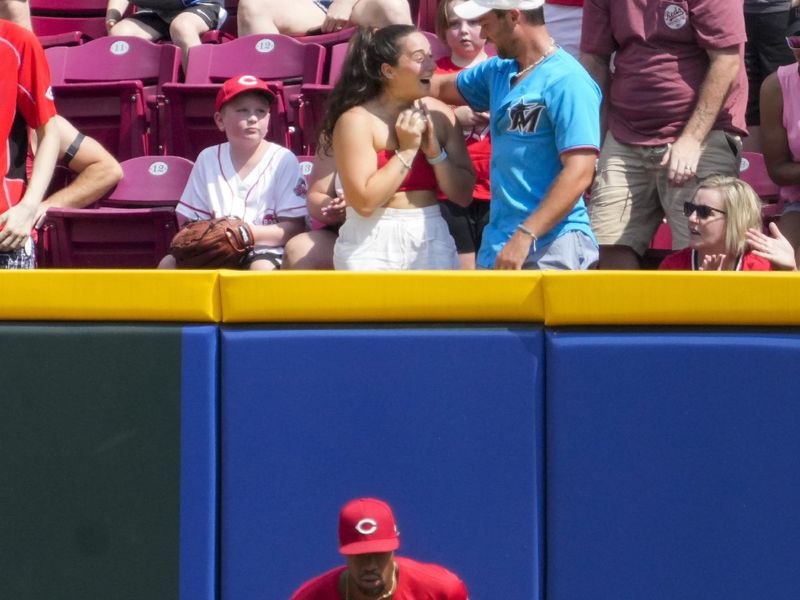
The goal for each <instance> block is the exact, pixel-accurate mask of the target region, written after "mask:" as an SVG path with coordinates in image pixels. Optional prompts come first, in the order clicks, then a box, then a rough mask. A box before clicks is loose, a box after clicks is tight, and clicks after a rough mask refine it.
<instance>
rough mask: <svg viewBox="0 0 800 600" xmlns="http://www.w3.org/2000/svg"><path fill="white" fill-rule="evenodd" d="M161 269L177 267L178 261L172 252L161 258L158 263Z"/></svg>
mask: <svg viewBox="0 0 800 600" xmlns="http://www.w3.org/2000/svg"><path fill="white" fill-rule="evenodd" d="M158 268H159V269H177V268H178V263H177V261H176V260H175V257H174V256H172V254H167V255H166V256H165V257H164V258H162V259H161V262H159V263H158Z"/></svg>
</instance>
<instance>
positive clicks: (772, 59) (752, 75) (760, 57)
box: [744, 11, 794, 125]
mask: <svg viewBox="0 0 800 600" xmlns="http://www.w3.org/2000/svg"><path fill="white" fill-rule="evenodd" d="M744 22H745V27H746V29H747V43H746V44H745V46H744V66H745V69H746V70H747V81H748V84H749V93H748V98H747V114H746V115H745V120H746V122H747V124H748V125H759V124H760V123H761V114H760V113H761V106H760V103H759V92H760V91H761V83H762V82H763V81H764V79H766V77H767V75H769V74H771V73H774V72H775V70H776V69H777V68H778V67H780V66H783V65H790V64H792V63H793V62H794V54H792V51H791V50H789V47H788V46H787V45H786V27H787V25H788V23H789V14H788V11H785V12H773V13H763V14H750V13H745V15H744Z"/></svg>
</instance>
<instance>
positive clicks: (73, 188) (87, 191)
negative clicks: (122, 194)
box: [36, 117, 122, 222]
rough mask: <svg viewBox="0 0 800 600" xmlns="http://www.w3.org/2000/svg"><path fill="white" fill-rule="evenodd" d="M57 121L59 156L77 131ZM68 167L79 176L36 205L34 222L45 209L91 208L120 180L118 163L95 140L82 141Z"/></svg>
mask: <svg viewBox="0 0 800 600" xmlns="http://www.w3.org/2000/svg"><path fill="white" fill-rule="evenodd" d="M56 118H57V119H58V131H59V138H60V140H59V141H60V145H59V146H60V147H59V156H63V155H64V153H65V152H66V151H67V150H68V149H69V147H70V146H71V145H72V143H73V142H74V141H75V138H76V137H77V136H78V130H77V129H75V127H74V126H73V125H72V123H70V122H69V121H67V120H66V119H64V118H63V117H56ZM67 166H68V167H69V170H70V171H72V172H74V173H77V174H78V176H77V177H76V178H75V180H74V181H72V183H70V184H69V185H68V186H66V187H64V188H63V189H60V190H58V191H57V192H55V193H54V194H53V195H52V196H50V197H49V198H47V199H46V200H45V201H44V202H42V203H41V204H40V205H39V209H38V210H37V213H36V214H37V217H36V219H37V222H38V220H39V217H41V216H42V215H43V214H44V213H45V212H46V211H47V209H48V208H52V207H57V208H84V207H85V206H88V205H90V204H91V203H92V202H95V201H97V200H99V199H100V198H102V197H103V196H104V195H105V194H106V193H107V192H108V191H109V190H110V189H111V188H113V187H114V186H115V185H116V184H117V182H119V180H120V179H122V167H121V166H120V164H119V163H118V162H117V161H116V159H115V158H114V157H113V156H111V154H109V153H108V151H107V150H106V149H105V148H103V146H102V145H101V144H100V143H99V142H97V140H95V139H93V138H90V137H85V138H83V141H82V142H81V145H80V148H78V151H77V152H76V153H75V156H74V158H73V159H72V160H71V161H70V162H69V164H68V165H67Z"/></svg>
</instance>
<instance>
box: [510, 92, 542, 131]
mask: <svg viewBox="0 0 800 600" xmlns="http://www.w3.org/2000/svg"><path fill="white" fill-rule="evenodd" d="M544 108H545V106H544V104H540V103H538V102H533V103H531V104H526V103H525V101H524V100H520V101H519V102H518V103H517V104H515V105H514V106H512V107H511V108H509V109H508V118H509V125H508V130H509V131H518V132H519V133H535V132H536V130H537V129H538V127H539V119H540V118H541V116H542V112H543V111H544Z"/></svg>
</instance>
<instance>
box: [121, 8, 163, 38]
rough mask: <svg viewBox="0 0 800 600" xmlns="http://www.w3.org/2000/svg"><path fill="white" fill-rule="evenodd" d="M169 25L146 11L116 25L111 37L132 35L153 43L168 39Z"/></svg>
mask: <svg viewBox="0 0 800 600" xmlns="http://www.w3.org/2000/svg"><path fill="white" fill-rule="evenodd" d="M168 34H169V27H168V25H167V24H166V23H165V22H164V21H163V20H162V19H161V17H159V16H158V15H157V14H155V13H154V12H149V11H144V12H142V13H139V14H136V15H134V16H132V17H126V18H125V19H122V20H121V21H120V22H119V23H117V24H116V25H114V26H113V27H112V28H111V31H109V35H111V36H118V35H130V36H133V37H138V38H143V39H145V40H149V41H151V42H153V41H155V40H160V39H161V38H164V37H167V35H168Z"/></svg>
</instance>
